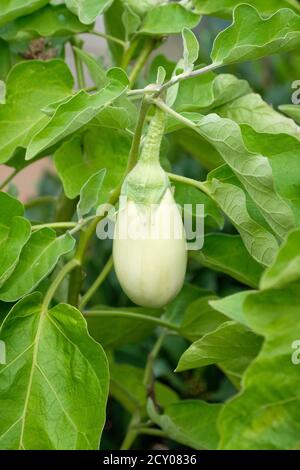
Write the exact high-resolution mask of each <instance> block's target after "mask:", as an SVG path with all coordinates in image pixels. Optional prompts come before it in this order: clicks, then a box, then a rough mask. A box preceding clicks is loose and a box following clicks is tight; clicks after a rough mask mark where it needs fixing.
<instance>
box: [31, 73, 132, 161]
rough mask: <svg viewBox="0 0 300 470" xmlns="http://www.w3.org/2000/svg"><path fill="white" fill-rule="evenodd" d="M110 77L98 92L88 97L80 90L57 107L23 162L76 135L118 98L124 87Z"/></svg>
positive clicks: (34, 140) (32, 141) (38, 133)
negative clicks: (71, 135) (75, 133)
mask: <svg viewBox="0 0 300 470" xmlns="http://www.w3.org/2000/svg"><path fill="white" fill-rule="evenodd" d="M110 76H111V81H110V82H109V83H108V85H106V86H105V87H104V88H102V89H101V90H100V91H98V92H96V93H94V94H89V93H87V92H86V91H84V90H81V91H79V92H78V93H77V94H76V95H75V96H73V97H71V98H70V99H69V100H68V101H65V102H63V103H62V104H61V105H60V106H58V108H57V110H56V111H55V113H54V114H53V116H52V117H51V118H50V120H48V122H47V123H46V125H45V126H44V127H43V128H42V129H41V130H40V131H39V132H37V133H36V134H35V136H34V137H33V138H32V139H31V141H30V143H29V146H28V148H27V152H26V160H31V159H32V158H33V157H35V156H36V155H37V154H38V153H40V152H41V151H42V150H45V149H47V148H49V147H51V146H53V145H54V144H56V143H57V142H60V141H61V140H62V139H64V138H66V137H67V136H69V135H70V134H73V133H74V132H76V131H77V130H78V129H80V128H81V127H83V126H84V125H85V124H87V123H88V122H90V121H91V120H92V119H93V118H94V117H95V116H96V115H97V114H99V113H100V112H101V111H103V110H104V109H105V108H107V107H108V106H110V105H111V104H112V102H113V101H114V100H116V99H117V98H118V97H119V96H121V95H122V94H123V93H124V91H125V89H126V86H127V85H126V84H125V83H124V82H121V81H119V80H117V79H116V75H115V71H111V72H110ZM122 78H124V77H122Z"/></svg>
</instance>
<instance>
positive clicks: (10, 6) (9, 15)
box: [0, 0, 49, 25]
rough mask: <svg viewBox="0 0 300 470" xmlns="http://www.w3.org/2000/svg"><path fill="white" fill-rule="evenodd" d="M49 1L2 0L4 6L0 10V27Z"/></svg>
mask: <svg viewBox="0 0 300 470" xmlns="http://www.w3.org/2000/svg"><path fill="white" fill-rule="evenodd" d="M48 2H49V0H8V1H7V0H4V2H2V3H4V5H2V6H1V9H0V25H1V24H4V23H7V22H8V21H11V20H14V19H15V18H18V16H22V15H27V14H28V13H32V12H33V11H35V10H38V9H39V8H41V7H42V6H44V5H46V4H47V3H48Z"/></svg>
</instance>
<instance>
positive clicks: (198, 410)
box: [148, 400, 222, 449]
mask: <svg viewBox="0 0 300 470" xmlns="http://www.w3.org/2000/svg"><path fill="white" fill-rule="evenodd" d="M221 409H222V405H219V404H209V403H206V402H205V401H200V400H182V401H180V402H178V403H174V404H172V405H169V406H167V407H166V408H165V409H164V412H163V414H159V413H158V412H157V411H156V409H155V406H154V404H153V402H152V401H149V402H148V413H149V416H150V418H151V419H152V420H153V421H154V422H155V423H156V424H157V425H158V426H160V427H161V429H162V430H163V431H164V432H165V433H166V434H167V436H168V437H169V438H170V439H173V440H174V441H177V442H179V443H180V444H184V445H186V446H189V447H192V448H193V449H215V448H216V447H217V445H218V440H219V435H218V431H217V425H216V422H217V418H218V416H219V414H220V411H221Z"/></svg>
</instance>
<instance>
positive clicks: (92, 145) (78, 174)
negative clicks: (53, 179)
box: [54, 127, 131, 202]
mask: <svg viewBox="0 0 300 470" xmlns="http://www.w3.org/2000/svg"><path fill="white" fill-rule="evenodd" d="M130 144H131V139H130V137H128V135H127V134H125V133H124V132H122V131H117V130H113V129H105V128H101V127H95V128H93V129H90V130H88V131H87V132H85V133H84V134H83V136H82V137H80V136H76V137H73V138H72V139H71V140H69V141H67V142H65V143H64V144H63V145H62V146H61V147H60V149H59V150H58V151H57V152H56V153H55V156H54V161H55V167H56V170H57V172H58V175H59V177H60V178H61V180H62V182H63V186H64V191H65V194H66V196H67V197H68V198H70V199H73V198H75V197H76V196H79V194H80V191H81V188H82V186H83V185H84V184H85V183H86V182H87V181H88V179H89V178H90V177H91V176H92V175H93V174H95V173H97V172H98V171H100V170H101V169H102V168H106V171H107V173H106V177H105V180H104V183H103V191H102V194H101V200H102V202H104V201H105V200H106V199H107V196H108V194H109V192H110V191H111V190H112V189H114V188H115V187H116V186H117V185H118V184H119V182H120V179H121V178H122V175H123V173H124V170H125V168H126V164H127V160H128V155H129V150H130Z"/></svg>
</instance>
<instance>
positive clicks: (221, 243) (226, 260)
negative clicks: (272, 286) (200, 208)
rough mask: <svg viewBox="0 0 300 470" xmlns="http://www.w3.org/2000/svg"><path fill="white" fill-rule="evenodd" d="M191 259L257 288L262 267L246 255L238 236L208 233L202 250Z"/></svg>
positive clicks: (194, 253)
mask: <svg viewBox="0 0 300 470" xmlns="http://www.w3.org/2000/svg"><path fill="white" fill-rule="evenodd" d="M191 258H192V259H193V260H195V261H197V262H199V263H200V264H202V265H203V266H206V267H207V268H210V269H213V270H216V271H218V272H221V273H225V274H228V275H229V276H231V277H233V279H236V280H237V281H239V282H241V283H243V284H246V286H250V287H254V288H256V287H258V284H259V279H260V277H261V274H262V272H263V268H262V266H261V265H260V264H259V263H257V262H256V261H255V260H254V259H253V258H252V257H251V256H250V254H249V253H248V251H247V250H246V248H245V245H244V243H243V241H242V239H241V237H240V236H239V235H228V234H226V233H210V234H208V235H206V236H205V241H204V246H203V248H202V250H200V251H198V252H193V253H192V254H191Z"/></svg>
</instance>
